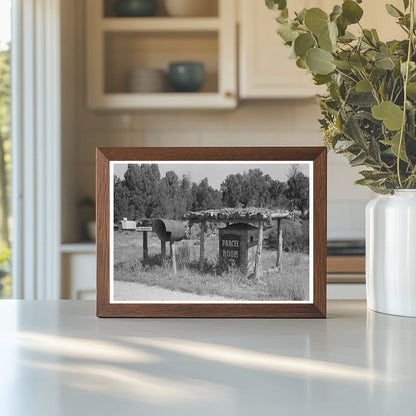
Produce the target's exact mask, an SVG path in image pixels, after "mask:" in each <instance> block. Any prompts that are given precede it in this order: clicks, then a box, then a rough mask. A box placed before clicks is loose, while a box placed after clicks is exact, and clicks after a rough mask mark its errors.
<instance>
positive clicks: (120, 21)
mask: <svg viewBox="0 0 416 416" xmlns="http://www.w3.org/2000/svg"><path fill="white" fill-rule="evenodd" d="M220 23H221V22H220V20H219V19H218V18H216V17H194V18H183V17H148V18H143V17H137V18H133V17H132V18H128V19H126V18H122V17H113V18H107V19H102V21H101V28H102V30H103V31H106V32H123V31H126V32H128V31H137V32H169V31H175V30H178V31H184V30H187V31H188V30H189V31H193V32H198V31H207V30H218V29H219V28H220Z"/></svg>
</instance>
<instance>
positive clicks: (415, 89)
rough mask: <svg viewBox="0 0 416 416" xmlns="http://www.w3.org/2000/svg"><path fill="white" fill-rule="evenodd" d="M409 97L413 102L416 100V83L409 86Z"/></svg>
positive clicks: (410, 83)
mask: <svg viewBox="0 0 416 416" xmlns="http://www.w3.org/2000/svg"><path fill="white" fill-rule="evenodd" d="M407 96H408V97H409V98H410V99H412V100H416V82H409V83H408V84H407Z"/></svg>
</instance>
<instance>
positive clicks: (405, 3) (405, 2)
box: [403, 0, 409, 10]
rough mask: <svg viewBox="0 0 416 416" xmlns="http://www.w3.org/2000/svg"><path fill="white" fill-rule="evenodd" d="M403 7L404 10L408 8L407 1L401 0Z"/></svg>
mask: <svg viewBox="0 0 416 416" xmlns="http://www.w3.org/2000/svg"><path fill="white" fill-rule="evenodd" d="M403 6H404V8H405V10H406V9H407V8H408V7H409V0H403Z"/></svg>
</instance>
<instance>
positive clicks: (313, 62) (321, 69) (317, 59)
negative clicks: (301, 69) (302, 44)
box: [306, 48, 335, 75]
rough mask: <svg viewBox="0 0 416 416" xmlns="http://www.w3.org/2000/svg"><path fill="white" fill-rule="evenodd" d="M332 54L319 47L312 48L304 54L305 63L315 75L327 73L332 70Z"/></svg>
mask: <svg viewBox="0 0 416 416" xmlns="http://www.w3.org/2000/svg"><path fill="white" fill-rule="evenodd" d="M333 58H334V57H333V56H332V54H331V53H330V52H328V51H324V50H323V49H320V48H313V49H310V50H309V51H308V53H307V54H306V64H307V65H308V68H309V70H310V71H311V72H312V73H313V74H314V75H315V74H318V75H327V74H330V73H331V72H333V71H334V69H335V65H334V64H333V63H332V61H333Z"/></svg>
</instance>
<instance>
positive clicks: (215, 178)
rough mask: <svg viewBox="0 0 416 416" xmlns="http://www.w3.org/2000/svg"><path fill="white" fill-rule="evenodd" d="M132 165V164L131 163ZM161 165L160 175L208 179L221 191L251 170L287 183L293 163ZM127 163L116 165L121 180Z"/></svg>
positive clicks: (304, 166) (303, 166) (302, 168)
mask: <svg viewBox="0 0 416 416" xmlns="http://www.w3.org/2000/svg"><path fill="white" fill-rule="evenodd" d="M130 163H131V162H130ZM156 163H157V164H158V165H159V171H160V175H161V176H162V177H163V176H165V174H166V172H168V171H170V170H173V171H174V172H175V173H176V174H177V175H178V176H179V177H180V178H182V176H183V175H189V176H190V179H191V181H192V182H197V183H198V182H200V181H201V180H202V179H204V178H208V183H209V184H210V185H211V186H212V187H213V188H215V189H220V186H221V183H222V182H223V181H224V179H225V178H226V177H227V176H228V175H230V174H237V173H241V174H242V173H244V172H247V171H248V170H249V169H260V170H261V171H262V172H263V173H264V174H268V175H270V177H271V178H272V179H275V180H276V179H277V180H279V181H282V182H285V181H286V180H287V173H288V171H289V169H290V166H291V163H288V164H286V163H281V162H277V163H261V164H259V163H238V164H234V163H229V162H226V163H223V164H219V163H215V164H206V163H183V162H181V163H180V164H173V163H161V162H156ZM127 166H128V164H127V163H120V164H119V163H117V164H114V174H115V175H116V176H118V177H119V178H120V179H123V178H124V173H125V172H126V170H127ZM298 166H299V168H300V171H301V172H302V173H304V174H305V175H306V176H308V177H309V176H310V175H309V164H308V163H298Z"/></svg>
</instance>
